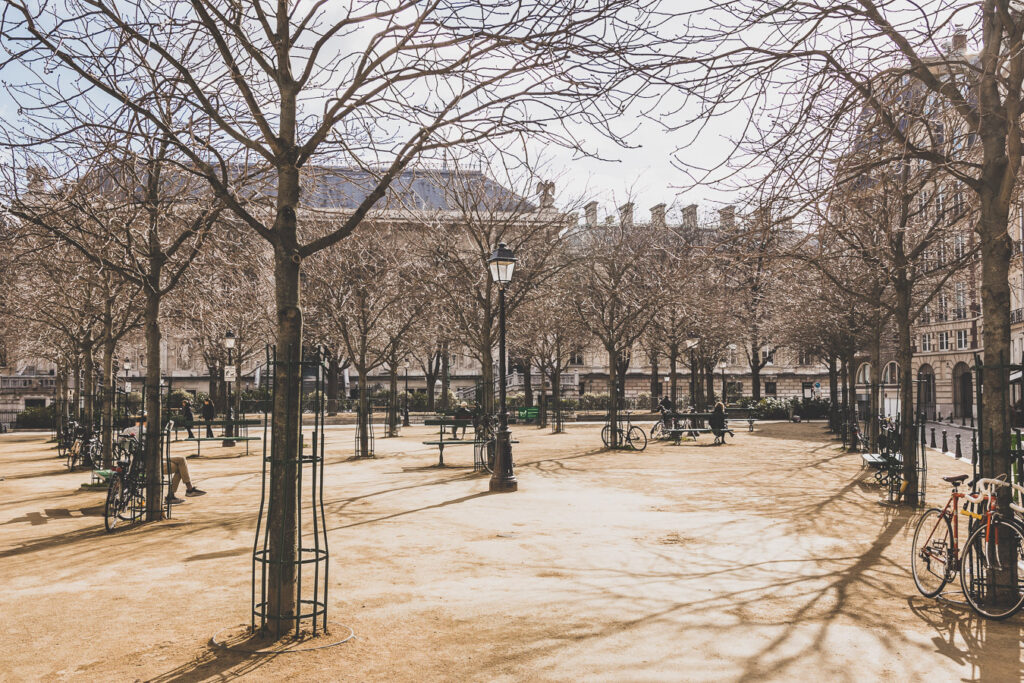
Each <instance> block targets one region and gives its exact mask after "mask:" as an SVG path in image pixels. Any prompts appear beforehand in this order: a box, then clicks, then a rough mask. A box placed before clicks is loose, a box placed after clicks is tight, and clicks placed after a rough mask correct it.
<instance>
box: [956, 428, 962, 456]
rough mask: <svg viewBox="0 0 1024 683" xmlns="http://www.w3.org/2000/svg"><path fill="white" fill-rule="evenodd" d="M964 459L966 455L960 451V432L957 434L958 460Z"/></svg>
mask: <svg viewBox="0 0 1024 683" xmlns="http://www.w3.org/2000/svg"><path fill="white" fill-rule="evenodd" d="M962 457H964V454H963V453H962V452H961V451H960V432H957V433H956V459H957V460H959V459H960V458H962Z"/></svg>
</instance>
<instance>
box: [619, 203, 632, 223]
mask: <svg viewBox="0 0 1024 683" xmlns="http://www.w3.org/2000/svg"><path fill="white" fill-rule="evenodd" d="M619 223H620V224H621V225H622V227H624V228H631V227H633V202H626V203H625V204H623V205H622V206H620V207H619Z"/></svg>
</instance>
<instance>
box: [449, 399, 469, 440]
mask: <svg viewBox="0 0 1024 683" xmlns="http://www.w3.org/2000/svg"><path fill="white" fill-rule="evenodd" d="M455 419H456V420H472V419H473V412H472V411H471V410H470V409H469V404H468V403H466V402H465V401H463V402H462V403H460V404H459V407H458V408H456V409H455ZM458 430H459V426H458V425H452V438H453V439H457V438H459V437H458V436H456V432H457V431H458ZM462 436H463V438H465V436H466V425H462Z"/></svg>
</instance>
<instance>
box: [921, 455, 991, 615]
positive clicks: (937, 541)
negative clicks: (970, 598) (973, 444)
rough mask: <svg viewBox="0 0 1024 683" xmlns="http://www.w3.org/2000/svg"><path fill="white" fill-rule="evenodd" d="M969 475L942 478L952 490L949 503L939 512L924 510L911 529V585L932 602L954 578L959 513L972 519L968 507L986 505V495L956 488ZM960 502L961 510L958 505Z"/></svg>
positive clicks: (958, 549) (933, 509)
mask: <svg viewBox="0 0 1024 683" xmlns="http://www.w3.org/2000/svg"><path fill="white" fill-rule="evenodd" d="M969 476H970V475H967V474H959V475H957V476H955V477H943V478H942V480H943V481H945V482H948V483H950V484H951V485H952V486H953V490H952V492H950V495H949V500H947V501H946V505H945V507H943V508H942V509H939V508H931V509H930V510H926V511H925V512H924V514H922V515H921V518H920V519H919V520H918V522H917V526H916V527H915V529H914V540H913V542H912V544H911V546H910V558H911V571H912V573H913V575H914V585H916V586H917V590H918V591H920V592H921V595H923V596H925V597H926V598H934V597H935V596H936V595H938V594H939V593H941V592H942V589H943V588H945V587H946V584H948V583H949V582H950V581H951V580H952V579H953V578H954V577H955V576H956V574H957V572H958V571H959V568H960V561H961V558H960V545H959V539H960V517H959V515H958V514H957V513H958V512H961V513H963V514H966V515H968V516H970V517H971V518H972V519H973V518H975V515H976V514H977V513H973V512H969V511H968V510H967V505H968V504H975V505H976V504H980V503H982V502H987V501H988V494H987V493H984V492H979V493H978V494H974V495H972V494H970V493H963V492H961V491H960V485H961V484H963V483H964V481H966V480H967V479H968V477H969ZM961 500H964V501H965V502H964V506H963V510H961V509H960V501H961Z"/></svg>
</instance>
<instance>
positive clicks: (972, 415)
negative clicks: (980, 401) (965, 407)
mask: <svg viewBox="0 0 1024 683" xmlns="http://www.w3.org/2000/svg"><path fill="white" fill-rule="evenodd" d="M971 429H974V413H971Z"/></svg>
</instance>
